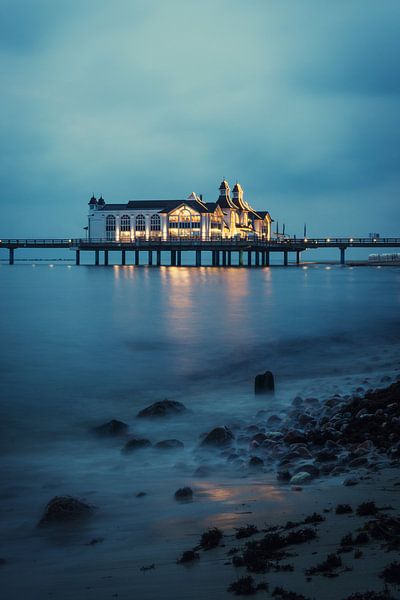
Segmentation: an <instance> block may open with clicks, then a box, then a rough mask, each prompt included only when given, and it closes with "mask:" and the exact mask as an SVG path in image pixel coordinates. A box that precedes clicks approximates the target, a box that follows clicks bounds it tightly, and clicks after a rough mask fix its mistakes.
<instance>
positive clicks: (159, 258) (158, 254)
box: [157, 250, 161, 267]
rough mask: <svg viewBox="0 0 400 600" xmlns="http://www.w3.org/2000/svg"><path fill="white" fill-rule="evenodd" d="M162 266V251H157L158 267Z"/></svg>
mask: <svg viewBox="0 0 400 600" xmlns="http://www.w3.org/2000/svg"><path fill="white" fill-rule="evenodd" d="M160 266H161V250H157V267H160Z"/></svg>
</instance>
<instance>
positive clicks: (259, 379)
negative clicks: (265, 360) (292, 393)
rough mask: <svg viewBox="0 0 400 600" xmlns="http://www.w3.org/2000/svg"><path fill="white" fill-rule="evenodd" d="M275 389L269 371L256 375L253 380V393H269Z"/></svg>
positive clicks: (272, 377)
mask: <svg viewBox="0 0 400 600" xmlns="http://www.w3.org/2000/svg"><path fill="white" fill-rule="evenodd" d="M274 390H275V381H274V376H273V374H272V373H271V371H265V373H262V374H259V375H256V377H255V380H254V393H255V394H270V393H271V392H273V391H274Z"/></svg>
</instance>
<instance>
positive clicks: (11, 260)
mask: <svg viewBox="0 0 400 600" xmlns="http://www.w3.org/2000/svg"><path fill="white" fill-rule="evenodd" d="M8 263H9V264H10V265H13V264H14V248H10V249H9V251H8Z"/></svg>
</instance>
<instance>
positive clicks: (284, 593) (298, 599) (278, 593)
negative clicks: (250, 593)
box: [271, 587, 309, 600]
mask: <svg viewBox="0 0 400 600" xmlns="http://www.w3.org/2000/svg"><path fill="white" fill-rule="evenodd" d="M271 595H272V596H273V597H274V598H278V600H309V599H308V598H306V596H303V595H302V594H297V593H296V592H289V591H288V590H285V589H284V588H282V587H276V588H275V589H274V590H273V592H272V594H271Z"/></svg>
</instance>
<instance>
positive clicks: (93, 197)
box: [89, 194, 97, 206]
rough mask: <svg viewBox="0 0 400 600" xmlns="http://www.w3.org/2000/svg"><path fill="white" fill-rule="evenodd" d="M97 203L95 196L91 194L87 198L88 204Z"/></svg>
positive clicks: (93, 204)
mask: <svg viewBox="0 0 400 600" xmlns="http://www.w3.org/2000/svg"><path fill="white" fill-rule="evenodd" d="M96 204H97V200H96V196H95V195H94V194H93V195H92V197H91V198H90V200H89V206H95V205H96Z"/></svg>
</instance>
